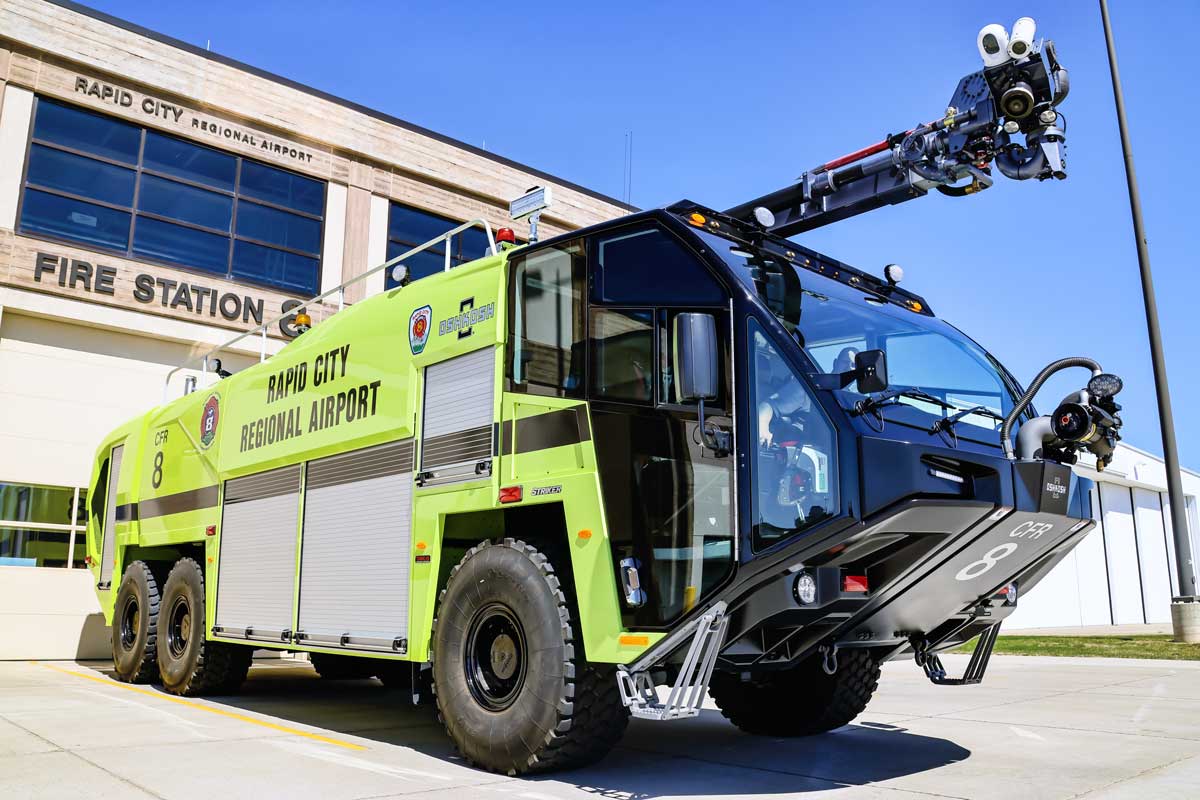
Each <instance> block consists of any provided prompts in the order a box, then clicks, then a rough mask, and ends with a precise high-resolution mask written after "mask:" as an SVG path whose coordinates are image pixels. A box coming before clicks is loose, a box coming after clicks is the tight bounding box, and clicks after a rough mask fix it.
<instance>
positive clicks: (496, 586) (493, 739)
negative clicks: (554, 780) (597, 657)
mask: <svg viewBox="0 0 1200 800" xmlns="http://www.w3.org/2000/svg"><path fill="white" fill-rule="evenodd" d="M575 641H576V635H575V629H574V626H573V625H572V620H571V612H570V609H569V606H568V603H567V599H566V597H565V595H564V594H563V591H562V588H561V586H560V584H559V580H558V576H557V575H555V573H554V567H553V566H552V565H551V564H550V561H549V560H548V559H547V558H546V556H545V555H543V554H542V553H540V552H538V550H537V549H536V548H534V547H532V546H530V545H528V544H526V543H524V542H520V541H516V540H513V539H505V540H504V541H503V542H500V543H498V544H492V543H491V542H484V543H482V544H480V545H477V546H476V547H473V548H472V549H470V550H468V551H467V553H466V555H464V556H463V559H462V561H460V562H459V563H458V565H457V566H455V567H454V569H453V570H452V571H451V573H450V577H449V579H448V581H447V583H446V588H445V590H444V591H443V592H442V595H441V598H440V599H439V601H438V611H437V618H436V619H435V620H434V626H433V648H432V660H433V685H434V694H435V696H436V700H437V706H438V712H439V715H440V717H441V720H442V722H443V724H444V725H445V726H446V731H447V732H448V733H449V734H450V738H451V739H453V740H454V743H455V744H456V745H457V746H458V749H459V751H460V752H461V753H462V754H463V755H464V756H465V757H466V758H467V759H468V760H469V761H470V762H471V763H472V764H475V765H476V766H479V767H482V768H484V769H488V770H492V771H494V772H502V773H506V774H508V775H519V774H522V773H528V772H545V771H550V770H556V769H570V768H573V767H579V766H583V765H585V764H590V763H592V762H594V761H598V760H599V759H600V758H602V757H603V756H604V755H605V754H606V753H607V752H608V751H609V750H611V749H612V747H613V746H614V745H615V744H616V743H617V741H618V740H619V739H620V738H621V734H622V733H624V731H625V726H626V724H627V723H628V721H629V716H628V712H627V711H626V710H625V707H624V706H623V705H622V704H621V698H620V694H619V692H618V689H617V682H616V675H615V671H614V669H613V668H612V667H611V666H609V665H604V664H589V663H587V662H586V661H585V660H584V659H583V658H582V657H580V656H579V655H578V654H577V650H576V644H575Z"/></svg>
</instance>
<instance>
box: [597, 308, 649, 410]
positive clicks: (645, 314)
mask: <svg viewBox="0 0 1200 800" xmlns="http://www.w3.org/2000/svg"><path fill="white" fill-rule="evenodd" d="M591 317H592V319H591V322H592V372H591V384H592V385H591V393H590V396H591V397H592V398H593V399H596V400H615V401H618V402H625V403H641V404H644V405H649V404H650V403H653V402H654V312H653V311H651V310H650V309H641V310H638V309H628V310H626V309H610V308H595V309H592V313H591Z"/></svg>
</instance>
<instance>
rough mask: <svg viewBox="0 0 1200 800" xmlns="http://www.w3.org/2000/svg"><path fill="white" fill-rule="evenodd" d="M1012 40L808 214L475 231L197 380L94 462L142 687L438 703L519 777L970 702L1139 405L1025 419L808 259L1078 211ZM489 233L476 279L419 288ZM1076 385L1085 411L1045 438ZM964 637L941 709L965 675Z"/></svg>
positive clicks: (123, 657) (870, 297) (1051, 95)
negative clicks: (397, 691)
mask: <svg viewBox="0 0 1200 800" xmlns="http://www.w3.org/2000/svg"><path fill="white" fill-rule="evenodd" d="M1030 24H1032V23H1030ZM994 27H998V26H993V28H989V29H985V32H988V31H989V30H990V31H991V32H990V33H988V35H987V36H984V35H982V34H981V37H980V43H979V46H980V52H981V53H982V54H983V55H984V57H985V63H986V64H987V66H985V67H984V69H982V70H980V71H978V72H974V73H971V74H970V75H968V76H966V77H965V78H963V79H962V80H961V81H960V82H959V85H958V88H957V89H956V90H955V94H954V97H953V98H952V100H951V103H950V105H951V108H950V109H949V110H948V111H947V113H946V114H945V115H944V116H943V117H941V118H939V119H937V120H936V121H934V122H931V123H927V124H924V125H920V126H918V127H916V128H914V129H912V130H910V131H907V132H905V133H903V134H898V135H894V136H889V137H888V138H887V139H885V140H883V141H881V142H880V143H878V144H876V145H873V146H871V147H867V148H863V149H862V150H859V151H857V152H855V153H853V154H851V155H849V156H846V157H844V158H840V159H837V160H835V161H831V162H828V163H826V164H823V165H821V166H819V167H817V168H815V169H813V170H810V171H808V172H806V173H805V174H804V175H803V176H802V177H801V178H800V179H799V180H798V181H797V182H796V183H794V184H792V185H789V186H788V187H786V188H785V189H782V190H780V191H777V192H773V193H772V194H769V195H765V196H764V197H761V198H758V199H756V200H754V201H751V202H749V203H746V204H743V205H741V206H738V207H735V208H731V209H728V210H727V211H724V212H720V211H715V210H713V209H709V208H706V207H702V206H700V205H697V204H695V203H691V202H686V201H685V202H680V203H677V204H675V205H672V206H670V207H668V208H665V209H658V210H653V211H646V212H640V213H635V214H632V215H630V216H628V217H625V218H622V219H617V220H614V221H611V222H607V223H604V224H600V225H596V226H593V227H590V228H587V229H584V230H580V231H575V232H572V233H568V234H565V235H562V236H558V237H555V238H551V239H547V240H544V241H534V242H532V243H530V244H527V245H520V246H518V245H517V244H516V243H515V241H514V237H513V235H512V232H511V231H509V230H507V229H503V230H502V231H501V232H500V233H499V234H497V236H496V237H495V238H496V239H500V240H501V241H499V242H497V241H495V240H494V238H493V234H492V232H491V229H490V227H489V226H488V225H487V223H485V222H483V221H479V220H476V221H473V222H471V223H466V224H464V225H462V226H459V227H458V228H455V229H454V230H452V231H449V232H447V234H446V235H445V236H443V237H439V238H437V239H435V240H432V241H430V242H427V243H425V244H424V245H422V246H420V247H418V248H415V249H414V250H412V251H409V252H407V253H404V254H402V255H400V256H398V257H397V258H396V259H393V260H392V261H390V262H388V263H387V264H383V265H380V266H379V267H377V268H376V269H375V270H372V271H371V272H369V273H367V275H364V276H361V277H360V279H363V278H366V277H368V276H369V275H371V274H374V273H375V272H378V271H380V270H386V271H387V272H388V274H390V275H393V276H394V277H395V278H396V279H397V285H396V286H395V287H394V288H391V289H388V290H386V291H384V292H383V293H380V294H377V295H375V296H372V297H370V298H368V299H366V300H363V301H361V302H358V303H355V304H353V305H351V306H348V307H346V308H344V309H343V310H340V311H338V312H337V313H333V314H331V315H330V316H328V317H327V318H325V319H323V320H321V321H319V322H317V323H316V324H312V322H311V319H310V318H308V314H307V312H308V311H312V312H313V315H314V316H315V314H316V311H315V309H316V308H317V307H318V305H319V304H320V303H321V302H322V301H323V300H325V299H327V296H326V295H322V296H320V297H317V298H313V300H312V301H310V305H309V306H307V307H306V308H305V309H295V310H293V314H294V315H295V316H294V317H293V319H292V320H291V323H292V324H294V327H295V328H296V329H298V330H300V331H301V333H300V334H299V336H298V337H297V338H296V339H295V340H294V341H292V342H290V343H288V344H287V345H286V346H284V347H283V348H282V349H280V350H279V352H277V353H275V354H274V355H271V356H270V357H269V358H268V357H266V354H265V352H264V354H263V358H262V359H261V361H260V363H258V364H255V365H253V366H250V367H248V368H246V369H242V370H240V371H237V372H235V373H234V374H229V373H227V372H225V371H224V370H221V369H219V368H217V369H215V370H214V369H213V367H214V366H215V364H214V362H213V358H214V356H215V355H216V354H217V353H216V352H215V351H214V352H213V353H211V354H209V355H208V356H206V357H205V358H204V362H203V363H204V366H205V368H206V371H205V370H199V371H198V374H197V376H196V377H198V378H199V380H198V381H197V380H196V377H194V378H193V379H192V380H191V381H190V382H189V383H188V385H187V388H186V392H185V393H184V394H183V395H182V396H180V397H177V398H176V399H173V400H171V401H170V402H166V403H164V404H163V405H160V406H158V407H156V408H154V409H153V410H151V411H149V412H147V413H146V414H144V415H143V416H141V417H138V418H137V419H133V420H130V421H129V422H128V423H127V424H125V425H124V426H122V427H120V428H119V429H117V430H115V431H113V432H112V433H110V434H108V435H107V436H106V437H105V438H104V440H103V442H101V444H100V447H99V449H98V451H97V456H96V461H95V467H94V471H93V474H92V479H91V488H90V493H89V495H88V497H89V519H88V539H87V558H88V563H89V564H90V568H91V570H92V572H93V574H94V575H95V579H96V582H97V586H98V589H99V592H100V597H101V598H102V602H103V606H104V609H105V615H106V618H107V619H108V620H109V621H110V622H111V624H112V626H113V661H114V667H115V674H116V676H117V677H118V678H119V679H121V680H124V681H134V682H156V681H157V682H160V683H161V684H162V686H163V687H164V688H165V689H166V690H167V691H169V692H172V693H175V694H182V695H199V694H206V693H209V694H211V693H217V694H220V693H226V692H232V691H234V690H235V689H236V688H237V687H238V686H239V685H240V684H241V683H242V682H243V680H244V679H245V677H246V675H247V669H248V667H249V665H250V659H251V653H252V652H253V651H254V650H255V649H256V648H273V649H277V650H286V651H299V652H305V653H308V654H309V657H310V659H311V661H312V663H313V665H314V666H315V668H316V669H317V671H318V672H319V673H320V674H321V675H322V676H323V677H326V678H337V677H342V678H344V677H361V678H366V677H370V676H374V677H378V678H379V679H381V680H382V681H383V682H384V683H386V684H388V685H392V686H396V685H399V686H402V687H408V688H410V689H411V690H412V693H413V694H414V696H417V697H421V696H425V697H428V698H430V699H432V700H433V701H434V702H436V703H437V706H438V709H439V711H440V713H441V718H442V720H443V721H444V723H445V727H446V730H447V731H448V733H449V735H450V737H451V738H452V739H453V741H454V743H455V744H456V745H457V746H458V748H459V749H460V750H461V752H462V753H463V755H464V756H466V758H468V759H469V760H470V761H471V762H472V763H474V764H477V765H479V766H481V767H484V768H487V769H490V770H497V771H501V772H507V773H510V774H519V773H524V772H528V771H532V770H548V769H557V768H567V767H573V766H578V765H581V764H585V763H588V762H589V761H592V760H595V759H596V758H598V757H600V756H602V755H603V754H604V753H605V752H607V751H608V750H609V749H610V748H611V747H612V746H613V744H614V743H615V742H616V741H617V740H618V739H619V737H620V736H621V734H622V731H623V730H624V728H625V726H626V724H627V720H628V718H629V717H630V716H631V715H633V716H637V717H642V718H646V719H652V720H660V721H665V720H672V719H679V718H686V717H689V716H694V715H695V714H697V713H698V712H699V709H700V706H701V703H702V702H703V700H704V698H705V697H706V696H707V695H711V696H712V698H713V699H714V700H715V702H716V704H717V705H718V706H719V707H720V708H721V710H722V712H723V713H724V714H725V715H726V716H727V717H729V718H730V719H731V720H732V721H733V722H734V723H735V724H736V725H738V726H739V727H741V728H743V729H744V730H747V731H751V732H754V733H761V734H768V735H776V736H785V735H802V734H814V733H820V732H823V731H828V730H832V729H833V728H836V727H838V726H840V725H844V724H846V723H847V722H849V721H850V720H851V719H853V718H854V717H855V716H856V715H857V714H858V713H860V712H861V711H862V710H863V708H864V707H865V705H866V703H867V701H868V700H869V699H870V697H871V694H872V692H873V691H874V689H875V687H876V683H877V680H878V678H879V674H880V672H879V665H880V664H881V663H882V662H884V661H886V660H888V659H893V658H898V657H901V656H912V657H913V658H914V659H915V660H916V662H917V664H918V665H919V666H920V667H921V668H922V669H924V671H925V672H926V674H927V675H928V676H929V678H930V679H931V680H932V681H934V682H935V683H938V684H955V683H960V684H961V683H977V682H978V681H979V680H981V679H982V677H983V673H984V669H985V668H986V666H987V658H988V656H989V654H990V652H991V647H992V644H993V643H994V641H995V636H996V633H997V631H998V630H999V626H1000V623H1001V622H1002V621H1003V619H1004V618H1005V617H1007V616H1008V615H1009V614H1011V613H1012V611H1013V609H1014V608H1015V606H1016V604H1017V597H1018V593H1020V594H1022V595H1023V594H1024V592H1025V591H1027V590H1029V589H1030V588H1032V587H1033V586H1034V585H1035V584H1036V583H1037V582H1038V581H1039V580H1040V579H1041V578H1042V577H1043V576H1044V575H1045V574H1046V573H1047V572H1048V571H1049V570H1050V569H1051V568H1052V567H1053V566H1054V564H1056V563H1057V562H1058V561H1059V560H1061V559H1062V558H1063V557H1064V556H1065V555H1066V553H1067V552H1068V551H1069V550H1070V549H1071V548H1072V547H1073V546H1074V545H1075V544H1077V543H1078V542H1079V541H1080V539H1081V538H1082V537H1083V535H1084V534H1086V532H1087V531H1088V530H1089V529H1090V528H1091V527H1092V525H1093V524H1094V523H1093V522H1092V521H1091V519H1090V510H1089V509H1088V508H1087V507H1086V494H1087V489H1088V484H1087V482H1086V481H1085V480H1081V479H1079V478H1077V477H1076V476H1075V475H1074V474H1073V473H1072V471H1071V469H1070V467H1069V465H1070V464H1071V463H1073V461H1074V459H1075V456H1076V453H1077V452H1079V451H1081V450H1088V451H1090V452H1091V453H1093V454H1095V455H1096V457H1097V459H1098V463H1099V464H1100V466H1101V467H1102V466H1103V465H1104V463H1106V460H1107V459H1108V458H1109V457H1110V456H1111V451H1112V447H1113V444H1114V443H1115V441H1116V438H1117V430H1118V428H1119V425H1120V419H1119V417H1118V416H1117V414H1116V411H1117V410H1118V408H1119V407H1118V406H1116V404H1115V402H1114V401H1113V399H1112V398H1113V395H1115V394H1116V392H1117V390H1119V388H1120V382H1119V379H1117V378H1116V377H1115V376H1112V375H1108V374H1105V373H1103V372H1102V371H1101V370H1100V367H1099V365H1098V364H1096V363H1095V362H1094V361H1091V360H1090V359H1086V358H1075V359H1065V360H1061V361H1057V362H1054V363H1052V364H1051V365H1050V366H1049V367H1047V369H1046V370H1044V371H1043V374H1041V375H1039V376H1038V377H1037V378H1036V379H1035V380H1034V381H1033V382H1032V384H1031V385H1030V388H1029V391H1025V390H1023V389H1022V388H1021V387H1020V386H1019V385H1018V384H1017V382H1016V381H1015V379H1014V378H1013V377H1012V376H1011V375H1010V374H1009V373H1008V372H1007V371H1006V370H1005V369H1004V368H1003V367H1002V366H1001V365H1000V364H999V362H998V361H997V360H996V359H995V358H993V357H992V356H991V355H990V354H988V352H987V351H986V350H984V349H983V348H982V347H980V346H979V345H978V344H976V343H975V342H974V341H972V340H971V339H970V338H968V337H967V336H966V335H964V334H963V333H961V332H960V331H958V330H957V329H956V328H954V327H953V326H951V325H949V324H947V323H945V322H943V321H942V320H940V319H939V318H938V317H936V316H935V315H934V314H933V312H932V310H931V309H930V305H929V303H928V301H926V300H925V299H924V298H922V297H920V296H918V295H916V294H914V293H912V292H910V291H907V290H906V289H904V288H901V287H900V286H899V285H898V284H899V280H900V274H899V270H897V269H895V268H894V266H891V267H889V268H888V270H887V271H886V273H885V277H884V278H878V277H875V276H873V275H870V274H868V273H866V272H863V271H861V270H858V269H856V268H854V267H851V266H849V265H847V264H844V263H841V262H839V261H837V260H834V259H832V258H829V257H827V256H824V255H821V254H820V253H817V252H814V251H812V250H809V249H807V248H805V247H803V246H801V245H799V244H797V243H796V242H795V241H793V240H792V239H791V238H788V237H792V236H794V235H796V234H798V233H802V232H803V231H805V230H808V229H811V228H814V227H817V226H819V225H823V224H827V223H829V222H833V221H836V220H839V219H843V218H845V217H848V216H851V215H854V214H859V213H863V212H865V211H869V210H871V209H874V208H877V207H880V206H882V205H887V204H892V203H897V202H901V201H904V200H907V199H910V198H914V197H920V196H924V195H925V194H926V193H927V192H928V191H929V190H930V189H937V190H938V191H939V192H941V193H942V194H948V195H952V196H953V195H963V194H970V193H974V192H977V191H980V190H982V189H986V188H988V187H989V186H990V185H991V183H992V177H993V169H997V170H999V171H1000V172H1001V173H1002V174H1004V175H1006V176H1008V177H1010V178H1014V179H1017V180H1024V179H1028V178H1035V179H1054V178H1063V177H1065V174H1066V173H1065V163H1064V161H1063V134H1062V131H1061V130H1060V128H1059V127H1058V126H1057V122H1058V119H1059V116H1058V112H1057V110H1056V107H1057V105H1058V103H1060V102H1061V101H1062V100H1063V98H1064V97H1065V95H1066V90H1067V74H1066V70H1064V69H1063V68H1062V67H1061V65H1060V64H1059V63H1058V61H1057V59H1056V57H1055V53H1054V48H1053V44H1052V43H1050V42H1046V43H1034V44H1032V45H1031V46H1027V47H1026V48H1025V49H1024V50H1021V49H1020V48H1019V47H1017V45H1020V44H1021V40H1019V39H1017V38H1015V37H1014V39H1013V41H1012V42H998V40H997V35H998V34H997V33H996V32H995V30H994ZM1023 30H1024V29H1023ZM1003 32H1004V31H1003V29H1002V28H1001V29H1000V33H1003ZM989 37H990V38H989ZM1004 48H1008V50H1010V51H1013V52H1011V53H1009V54H1007V55H1006V54H1005V53H1003V52H1000V51H1001V50H1003V49H1004ZM1014 48H1016V49H1015V50H1014ZM997 53H999V56H997ZM1020 137H1023V140H1024V143H1023V144H1018V143H1017V141H1016V139H1017V138H1020ZM470 227H479V228H482V229H483V230H485V231H486V233H487V239H488V242H489V246H488V252H487V254H486V255H484V257H482V258H480V259H478V260H476V261H473V262H471V263H468V264H465V265H463V266H460V267H455V268H453V269H451V268H450V264H449V263H447V265H446V269H445V271H444V272H441V273H439V274H435V275H432V276H429V277H425V278H422V279H420V280H414V281H411V282H410V281H408V280H407V279H406V276H405V275H404V269H403V268H404V262H405V261H407V260H408V259H409V258H411V257H412V256H413V255H415V254H416V253H418V252H423V251H426V250H430V249H435V250H436V249H437V248H442V249H444V250H445V251H446V252H448V251H449V249H450V248H449V247H445V244H444V243H445V242H446V241H447V240H448V239H450V238H451V237H453V236H456V235H458V234H460V233H461V232H462V231H463V230H466V229H467V228H470ZM341 291H342V287H339V289H336V290H334V292H338V293H340V292H341ZM278 322H279V321H278V320H273V321H271V322H268V323H267V325H272V324H277V323H278ZM264 330H265V328H264ZM262 334H263V331H262V330H258V331H252V332H251V333H250V334H248V335H262ZM226 349H227V348H226ZM1072 366H1083V367H1086V368H1087V369H1089V370H1090V371H1091V373H1092V376H1091V379H1090V380H1089V382H1088V386H1087V388H1085V389H1081V390H1080V391H1079V392H1076V393H1075V394H1073V395H1072V396H1070V397H1068V398H1066V399H1065V400H1064V402H1063V403H1062V404H1061V405H1060V406H1059V408H1058V409H1057V410H1056V411H1055V412H1054V413H1053V414H1052V415H1048V416H1038V415H1037V414H1036V413H1035V412H1034V411H1033V409H1032V407H1031V405H1030V403H1031V400H1032V397H1033V393H1034V392H1036V391H1037V389H1038V388H1039V387H1040V386H1041V384H1042V382H1044V380H1045V378H1046V377H1047V376H1048V375H1049V374H1051V373H1052V372H1055V371H1057V370H1059V369H1063V368H1066V367H1072ZM1014 426H1016V428H1017V429H1018V432H1017V434H1016V437H1015V444H1014V441H1013V437H1011V436H1010V433H1011V432H1012V431H1013V430H1014ZM975 636H980V637H981V640H980V645H979V646H978V647H977V649H976V655H975V657H974V658H973V659H972V661H971V663H970V664H969V665H968V667H967V669H966V672H965V673H964V675H963V676H962V677H948V676H947V675H946V670H945V669H944V668H943V666H942V663H941V660H940V659H939V656H938V654H939V652H941V651H943V650H945V649H947V648H950V647H954V646H957V645H958V644H960V643H962V642H964V641H967V640H968V639H971V638H973V637H975Z"/></svg>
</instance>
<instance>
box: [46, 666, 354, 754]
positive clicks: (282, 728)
mask: <svg viewBox="0 0 1200 800" xmlns="http://www.w3.org/2000/svg"><path fill="white" fill-rule="evenodd" d="M33 663H35V664H38V663H41V662H37V661H35V662H33ZM41 666H43V667H46V668H47V669H52V670H54V671H55V672H61V673H62V674H64V675H74V676H75V677H76V678H85V679H87V680H89V681H95V682H96V683H102V684H104V685H105V686H113V687H116V688H118V689H125V690H127V691H130V692H137V693H138V694H144V695H146V696H147V697H153V698H155V699H158V700H166V701H168V702H171V703H177V704H178V705H181V706H187V707H188V708H195V709H199V710H200V711H207V712H208V713H210V714H216V715H217V716H219V717H227V718H229V719H236V720H238V721H239V722H247V723H249V724H251V725H258V726H259V727H261V728H270V729H271V730H273V731H279V732H280V733H289V734H291V735H293V736H303V737H304V738H305V739H313V740H314V741H318V742H325V743H326V744H332V745H336V746H337V747H344V748H346V749H347V750H366V749H367V748H366V747H364V746H363V745H361V744H354V743H353V742H346V741H342V740H341V739H334V738H332V737H330V736H322V735H321V734H319V733H310V732H309V731H303V730H300V729H299V728H289V727H288V726H287V725H279V724H277V723H274V722H267V721H266V720H262V719H256V718H254V717H248V716H246V715H245V714H236V713H234V712H232V711H226V710H224V709H222V708H215V707H213V706H210V705H205V704H204V703H197V702H194V701H192V700H185V699H184V698H182V697H175V696H174V695H169V694H164V693H162V692H155V691H152V690H150V689H142V688H140V687H138V686H131V685H130V684H128V683H120V682H118V681H114V680H111V679H109V678H105V677H101V676H99V675H89V674H88V673H86V672H78V671H76V670H73V669H63V668H62V667H56V666H54V665H53V664H41Z"/></svg>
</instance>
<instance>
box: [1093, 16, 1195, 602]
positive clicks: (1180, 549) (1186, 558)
mask: <svg viewBox="0 0 1200 800" xmlns="http://www.w3.org/2000/svg"><path fill="white" fill-rule="evenodd" d="M1100 16H1101V18H1102V19H1103V20H1104V39H1105V42H1106V43H1107V45H1108V66H1109V70H1110V71H1111V72H1112V86H1113V98H1114V99H1115V100H1116V105H1117V125H1118V126H1119V127H1120V129H1121V150H1122V152H1123V153H1124V155H1125V181H1126V183H1127V184H1128V185H1129V210H1130V212H1131V213H1132V215H1133V235H1134V237H1135V239H1136V240H1137V255H1138V267H1139V268H1140V269H1141V273H1142V300H1143V302H1145V304H1146V331H1147V333H1149V335H1150V363H1151V364H1152V365H1153V367H1154V389H1155V393H1156V394H1157V395H1158V421H1159V425H1160V426H1161V427H1162V444H1163V461H1165V462H1166V467H1167V497H1168V498H1169V499H1170V501H1171V527H1172V528H1173V529H1174V535H1175V570H1176V575H1177V576H1178V578H1179V595H1180V596H1181V597H1194V596H1196V594H1197V592H1196V576H1195V573H1194V571H1193V569H1192V545H1191V542H1190V541H1189V539H1188V526H1187V506H1186V505H1185V502H1184V499H1183V483H1182V482H1181V481H1180V478H1179V451H1178V450H1177V449H1176V447H1175V419H1174V417H1173V416H1172V414H1171V395H1170V392H1169V391H1168V390H1167V365H1166V363H1165V362H1164V360H1163V347H1162V333H1161V332H1160V331H1159V328H1158V305H1157V303H1155V301H1154V281H1153V279H1152V278H1151V275H1150V251H1149V249H1148V248H1147V246H1146V229H1145V226H1144V225H1143V224H1142V201H1141V197H1140V196H1139V195H1138V187H1137V173H1136V172H1135V171H1134V169H1133V149H1132V148H1131V147H1130V145H1129V128H1128V127H1127V126H1126V124H1125V96H1124V94H1123V93H1122V92H1121V75H1120V73H1119V72H1118V70H1117V50H1116V45H1114V44H1113V35H1112V24H1111V23H1110V22H1109V19H1108V0H1100Z"/></svg>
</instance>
